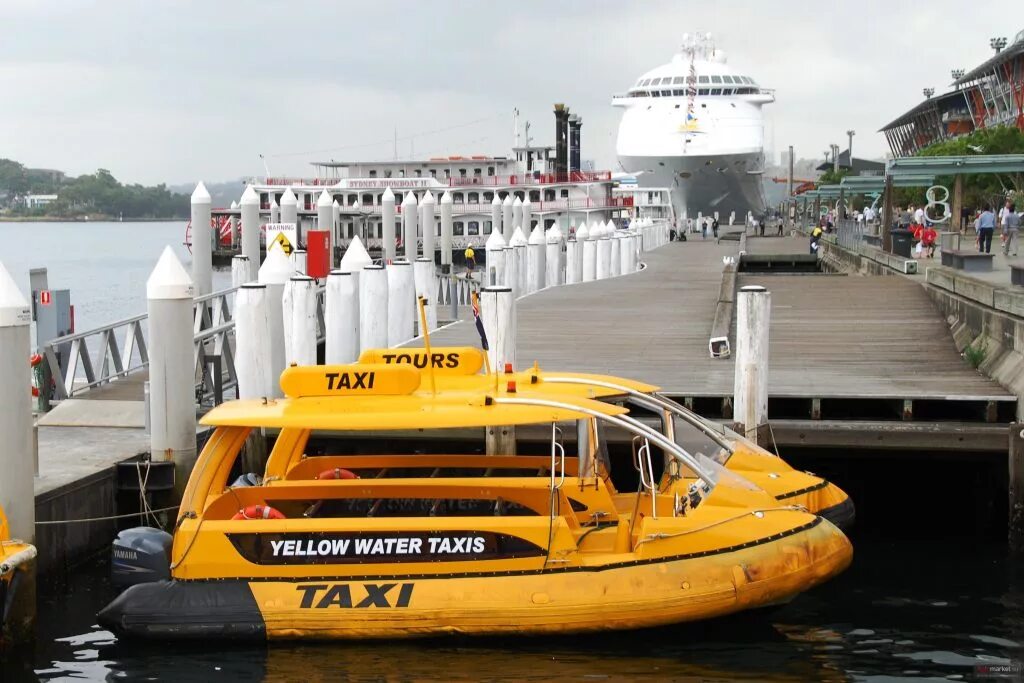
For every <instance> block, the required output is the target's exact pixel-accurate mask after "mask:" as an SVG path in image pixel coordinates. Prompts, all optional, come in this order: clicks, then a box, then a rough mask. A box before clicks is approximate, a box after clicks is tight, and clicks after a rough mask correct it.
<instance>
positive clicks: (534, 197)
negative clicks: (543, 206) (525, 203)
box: [530, 190, 540, 203]
mask: <svg viewBox="0 0 1024 683" xmlns="http://www.w3.org/2000/svg"><path fill="white" fill-rule="evenodd" d="M539 201H540V190H530V202H531V203H532V202H539Z"/></svg>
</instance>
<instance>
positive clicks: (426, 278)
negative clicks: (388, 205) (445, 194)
mask: <svg viewBox="0 0 1024 683" xmlns="http://www.w3.org/2000/svg"><path fill="white" fill-rule="evenodd" d="M431 212H433V211H432V210H431ZM431 223H433V221H431ZM412 268H413V281H414V285H415V291H416V298H417V300H418V299H420V298H422V299H423V301H424V309H425V310H424V312H425V313H426V316H427V329H428V331H429V330H435V329H437V278H436V277H435V273H434V261H433V260H432V259H429V258H427V257H426V256H421V257H420V258H418V259H416V263H414V264H412ZM417 305H418V304H417ZM414 317H415V319H416V320H417V321H419V319H420V317H419V310H418V309H417V310H416V311H414ZM419 333H420V336H423V330H420V331H419Z"/></svg>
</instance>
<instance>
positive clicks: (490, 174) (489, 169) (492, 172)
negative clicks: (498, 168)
mask: <svg viewBox="0 0 1024 683" xmlns="http://www.w3.org/2000/svg"><path fill="white" fill-rule="evenodd" d="M487 175H489V176H492V175H494V167H493V166H488V167H487Z"/></svg>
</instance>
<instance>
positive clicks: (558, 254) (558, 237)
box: [544, 223, 564, 287]
mask: <svg viewBox="0 0 1024 683" xmlns="http://www.w3.org/2000/svg"><path fill="white" fill-rule="evenodd" d="M545 240H546V241H547V244H546V246H545V249H546V252H547V253H546V254H545V256H544V268H545V270H544V284H545V286H547V287H556V286H558V285H560V284H563V277H564V276H563V274H562V271H563V269H562V231H561V230H559V229H558V224H557V223H556V224H555V225H552V226H551V227H550V228H548V231H547V234H546V235H545Z"/></svg>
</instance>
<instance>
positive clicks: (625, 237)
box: [619, 232, 633, 275]
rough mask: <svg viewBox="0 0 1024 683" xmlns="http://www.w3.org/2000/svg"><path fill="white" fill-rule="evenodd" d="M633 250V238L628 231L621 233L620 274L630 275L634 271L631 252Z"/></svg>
mask: <svg viewBox="0 0 1024 683" xmlns="http://www.w3.org/2000/svg"><path fill="white" fill-rule="evenodd" d="M632 250H633V239H632V238H631V237H630V236H629V233H628V232H624V233H622V234H621V235H619V275H628V274H629V273H632V272H633V268H632V265H631V264H632V261H633V260H632V258H631V256H630V253H631V252H632Z"/></svg>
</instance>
